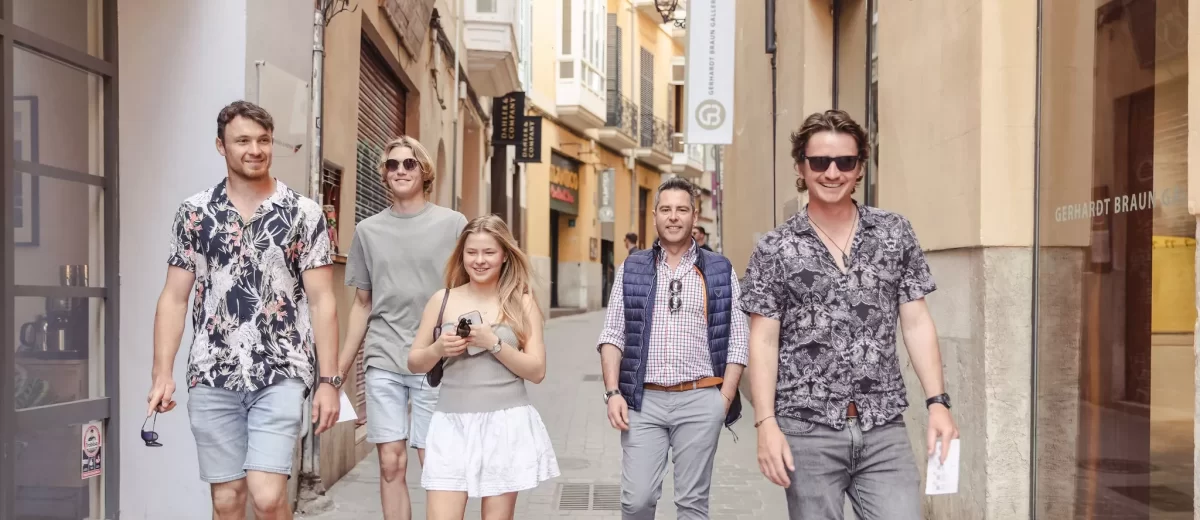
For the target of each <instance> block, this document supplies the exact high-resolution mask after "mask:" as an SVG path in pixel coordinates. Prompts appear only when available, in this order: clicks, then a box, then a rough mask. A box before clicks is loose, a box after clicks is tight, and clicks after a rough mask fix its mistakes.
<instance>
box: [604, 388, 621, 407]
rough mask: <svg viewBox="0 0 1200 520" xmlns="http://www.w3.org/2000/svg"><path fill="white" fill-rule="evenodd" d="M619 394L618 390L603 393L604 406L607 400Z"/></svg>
mask: <svg viewBox="0 0 1200 520" xmlns="http://www.w3.org/2000/svg"><path fill="white" fill-rule="evenodd" d="M619 393H621V391H620V390H609V391H607V392H604V404H608V399H609V398H610V397H612V396H614V395H617V394H619Z"/></svg>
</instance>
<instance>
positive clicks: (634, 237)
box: [625, 231, 638, 255]
mask: <svg viewBox="0 0 1200 520" xmlns="http://www.w3.org/2000/svg"><path fill="white" fill-rule="evenodd" d="M637 243H638V234H637V233H634V232H632V231H630V232H628V233H625V249H628V250H629V254H631V255H632V254H634V253H636V252H638V247H637Z"/></svg>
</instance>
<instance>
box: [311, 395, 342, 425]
mask: <svg viewBox="0 0 1200 520" xmlns="http://www.w3.org/2000/svg"><path fill="white" fill-rule="evenodd" d="M341 412H342V402H341V401H340V400H339V399H338V389H336V388H334V387H333V385H331V384H329V383H320V384H318V385H317V394H316V395H314V396H313V410H312V418H313V424H315V425H317V431H316V433H317V435H320V434H322V433H324V432H325V431H326V430H328V429H330V428H333V425H334V424H336V423H337V419H338V416H339V415H340V414H341Z"/></svg>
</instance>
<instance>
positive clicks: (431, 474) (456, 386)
mask: <svg viewBox="0 0 1200 520" xmlns="http://www.w3.org/2000/svg"><path fill="white" fill-rule="evenodd" d="M531 278H532V267H531V266H530V263H529V258H528V257H526V256H525V253H524V252H523V251H521V248H520V246H518V245H517V242H516V240H515V239H514V238H513V236H512V233H511V232H510V231H509V229H508V225H507V224H505V223H504V220H502V219H501V218H500V217H498V216H496V215H487V216H482V217H477V218H475V219H473V220H472V221H471V222H469V223H468V224H467V227H466V229H464V230H463V233H462V236H461V237H460V238H459V240H458V245H457V246H456V247H455V249H454V253H453V254H452V255H451V256H450V260H449V262H448V263H447V264H446V284H445V287H446V289H444V290H440V291H437V292H436V293H435V294H434V295H433V296H432V297H431V298H429V302H428V303H427V304H426V306H425V313H424V316H423V317H422V318H421V327H420V329H418V330H417V339H416V343H415V344H414V345H413V349H412V352H410V353H409V357H408V367H409V370H411V371H413V372H416V373H419V372H426V371H429V375H430V376H431V377H432V378H434V379H436V378H438V377H440V378H441V381H440V384H441V396H440V397H439V399H438V402H437V408H436V410H435V411H434V413H433V420H432V421H431V423H430V425H429V445H428V456H427V458H426V464H425V468H424V471H423V472H422V474H421V486H422V487H424V488H425V490H426V495H427V497H428V498H427V502H428V517H429V518H431V519H433V520H446V519H462V518H463V515H464V514H465V511H466V506H467V499H468V497H482V498H483V510H482V517H483V519H484V520H491V519H511V518H513V514H514V511H515V508H516V505H517V493H518V492H520V491H525V490H528V489H533V488H535V487H537V486H538V484H540V483H542V482H544V481H546V480H549V479H552V478H554V477H557V476H558V475H559V469H558V460H557V458H556V457H555V454H554V446H553V445H552V444H551V442H550V434H549V433H548V432H547V431H546V426H545V425H544V424H543V423H542V418H541V416H540V415H539V414H538V412H537V410H536V409H534V407H533V405H532V404H530V402H529V395H528V393H526V389H525V381H530V382H532V383H534V384H537V383H541V382H542V380H543V379H544V378H545V377H546V345H545V343H544V339H543V337H542V333H543V329H544V326H545V322H544V319H543V318H542V313H541V310H540V308H539V307H538V303H537V301H536V300H535V299H534V296H533V289H532V287H531V286H530V280H531Z"/></svg>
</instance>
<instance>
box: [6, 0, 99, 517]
mask: <svg viewBox="0 0 1200 520" xmlns="http://www.w3.org/2000/svg"><path fill="white" fill-rule="evenodd" d="M115 28H116V2H115V1H114V0H76V1H71V2H47V1H44V0H3V9H2V11H0V64H2V66H3V74H0V77H2V78H3V84H2V87H0V88H2V90H3V93H4V95H3V97H4V98H5V103H3V116H4V117H3V119H4V138H3V140H0V150H2V151H3V168H4V176H3V179H4V182H3V183H0V229H2V230H3V241H2V246H0V250H2V251H3V254H2V256H0V266H2V271H0V272H2V273H3V277H2V278H0V280H2V283H0V309H2V312H0V337H2V338H4V339H5V340H6V343H7V344H6V345H5V348H3V349H0V446H2V447H3V453H2V455H3V460H5V461H8V462H6V463H5V464H3V465H0V518H14V519H31V520H33V519H36V520H42V519H73V520H77V519H80V518H88V519H100V518H110V517H112V516H114V515H115V514H116V511H117V510H118V509H117V497H118V493H117V483H118V478H117V445H118V443H117V442H116V436H117V430H118V429H117V425H116V422H115V418H116V417H117V409H116V408H117V406H116V404H117V389H118V385H117V358H116V354H117V351H118V350H117V344H116V338H117V324H118V321H117V312H116V310H117V286H118V283H117V247H116V244H117V233H116V230H117V195H116V187H117V176H116V165H117V155H116V150H117V147H116V143H117V124H116V116H117V103H116V100H117V97H116V70H117V66H116V50H117V49H116V32H115Z"/></svg>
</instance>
